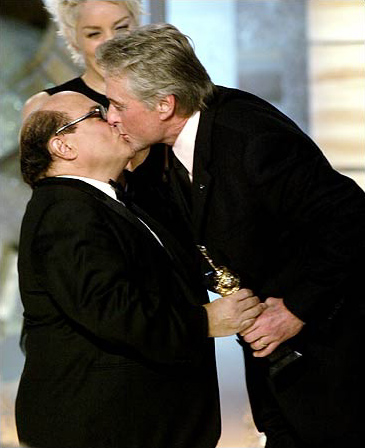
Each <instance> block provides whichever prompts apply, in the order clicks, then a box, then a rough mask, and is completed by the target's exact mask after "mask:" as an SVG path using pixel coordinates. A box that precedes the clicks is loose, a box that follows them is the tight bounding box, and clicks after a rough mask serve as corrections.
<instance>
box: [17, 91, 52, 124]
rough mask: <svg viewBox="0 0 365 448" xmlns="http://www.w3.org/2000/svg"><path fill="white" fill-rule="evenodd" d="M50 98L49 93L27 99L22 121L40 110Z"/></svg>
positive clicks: (37, 94) (41, 93)
mask: <svg viewBox="0 0 365 448" xmlns="http://www.w3.org/2000/svg"><path fill="white" fill-rule="evenodd" d="M48 98H49V95H48V93H47V92H39V93H36V94H35V95H33V96H31V97H30V98H28V99H27V101H26V102H25V104H24V107H23V111H22V120H23V121H24V120H25V119H26V118H27V117H28V115H29V114H30V113H31V112H33V111H35V110H36V109H38V108H39V107H40V106H42V104H43V103H44V102H45V101H46V100H47V99H48Z"/></svg>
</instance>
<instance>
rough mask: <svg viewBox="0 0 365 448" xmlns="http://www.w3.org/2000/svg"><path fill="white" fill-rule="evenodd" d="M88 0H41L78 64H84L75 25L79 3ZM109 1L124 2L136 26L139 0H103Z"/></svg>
mask: <svg viewBox="0 0 365 448" xmlns="http://www.w3.org/2000/svg"><path fill="white" fill-rule="evenodd" d="M86 1H90V0H43V3H44V4H45V8H46V9H47V11H48V12H49V14H50V15H51V17H52V20H53V21H54V22H55V23H56V26H57V29H58V34H59V35H60V36H62V37H63V38H64V39H65V41H66V44H67V48H68V50H69V51H70V53H71V56H72V59H73V60H74V61H75V62H76V63H77V64H79V65H83V64H84V57H83V55H82V53H80V52H78V51H77V50H76V46H77V42H76V27H77V20H78V13H79V7H80V4H81V3H84V2H86ZM105 1H110V3H115V4H118V3H119V2H121V1H122V2H123V3H125V6H126V7H127V9H128V12H129V14H130V16H131V19H132V22H133V23H134V24H135V25H136V26H137V25H138V24H139V16H140V14H141V13H142V6H141V0H105Z"/></svg>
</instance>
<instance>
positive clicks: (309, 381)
mask: <svg viewBox="0 0 365 448" xmlns="http://www.w3.org/2000/svg"><path fill="white" fill-rule="evenodd" d="M97 59H98V61H99V63H100V64H101V66H102V67H103V69H104V70H105V72H106V86H107V97H108V99H109V101H110V107H109V110H108V121H109V123H110V124H112V125H114V126H115V127H116V128H117V129H118V130H119V133H120V135H121V137H122V138H123V139H124V140H125V141H126V142H128V143H129V145H130V146H131V147H132V148H133V149H134V151H136V152H138V151H140V150H142V149H143V148H145V147H147V146H151V145H155V144H158V143H163V144H165V145H168V146H171V147H172V151H170V154H169V156H170V159H171V160H170V162H171V165H170V167H169V169H168V171H167V172H166V167H165V171H164V173H163V176H160V174H161V172H162V170H161V172H156V171H155V173H148V175H146V172H144V171H146V170H147V168H148V166H149V162H148V159H150V158H153V154H154V153H153V149H154V148H153V147H152V149H151V155H150V156H149V158H148V159H147V162H145V164H143V165H141V166H140V167H139V168H138V169H137V170H136V172H135V173H133V174H134V177H135V183H136V190H135V199H134V200H135V201H137V202H140V203H141V204H144V205H145V206H146V207H147V208H149V212H150V213H152V214H153V213H154V210H155V211H156V210H161V207H160V206H158V207H157V206H155V205H154V199H155V200H156V198H160V196H161V195H162V196H163V197H165V199H166V201H167V202H166V204H167V206H166V210H168V213H170V212H172V211H173V210H176V209H177V210H178V211H179V215H180V216H182V217H183V218H185V222H186V227H185V228H181V229H180V230H179V235H178V237H179V238H180V239H181V240H184V239H185V238H194V240H195V242H196V244H199V245H202V246H205V247H206V248H207V250H208V251H209V256H210V257H211V259H212V260H213V261H214V263H215V264H216V265H223V266H227V267H228V268H230V269H231V270H233V271H234V272H235V273H236V274H237V275H238V276H239V277H240V279H241V282H242V284H244V285H245V286H247V287H249V288H251V289H253V290H254V291H255V293H256V294H257V295H258V296H259V297H261V298H262V300H263V301H264V302H265V304H266V309H265V310H264V311H263V313H262V314H261V315H260V316H259V317H258V318H257V319H256V322H255V324H254V325H253V326H252V327H251V328H249V329H248V330H247V331H244V332H242V337H243V340H244V341H245V342H246V344H245V343H242V345H243V346H244V350H245V362H246V377H247V386H248V391H249V396H250V400H251V406H252V411H253V415H254V419H255V422H256V425H257V428H258V429H259V430H260V431H264V432H265V433H266V436H267V445H266V446H267V448H273V447H275V448H285V447H290V448H329V447H331V448H335V447H343V446H351V447H360V446H361V444H362V443H363V435H362V430H361V429H360V428H361V422H360V415H361V410H362V406H363V403H362V399H361V398H360V397H362V396H363V394H362V392H363V390H364V386H363V381H362V378H361V377H362V374H361V372H362V369H361V364H362V359H361V358H362V357H361V353H362V343H363V340H364V325H363V320H364V300H363V299H364V293H363V287H362V281H361V280H362V276H363V274H361V273H360V269H361V260H363V259H364V253H365V230H364V229H365V195H364V193H363V191H362V190H361V189H360V188H359V187H358V186H357V185H356V184H355V182H353V181H352V180H350V179H349V178H347V177H345V176H343V175H341V174H339V173H338V172H336V171H335V170H334V169H333V168H332V167H331V166H330V164H329V163H328V161H327V160H326V159H325V157H324V156H323V154H322V153H321V151H320V150H319V148H318V147H317V146H316V145H315V143H314V142H313V141H312V140H311V139H310V138H309V137H308V136H307V135H305V134H304V133H303V132H302V131H301V130H300V129H299V128H298V126H297V125H296V124H295V123H294V122H293V121H291V120H290V119H289V118H288V117H286V116H285V115H284V114H283V113H281V112H280V111H279V110H277V109H276V108H275V107H273V106H272V105H270V104H269V103H267V102H266V101H264V100H262V99H260V98H258V97H257V96H254V95H252V94H250V93H247V92H244V91H240V90H235V89H229V88H225V87H220V86H216V85H214V84H213V83H212V81H211V80H210V78H209V75H208V74H207V72H206V70H205V69H204V67H203V66H202V64H201V63H200V61H199V60H198V59H197V57H196V55H195V54H194V51H193V49H192V47H191V45H190V43H189V40H188V39H187V37H186V36H184V35H183V34H182V33H181V32H179V31H178V30H177V29H176V28H175V27H174V26H172V25H169V24H161V25H148V26H145V27H142V28H140V29H138V30H135V31H133V32H132V33H131V34H129V35H128V36H123V37H122V36H121V37H116V38H114V39H113V40H111V41H109V42H107V43H105V44H103V45H102V46H101V47H99V49H98V55H97ZM143 172H144V173H143ZM184 172H185V173H184ZM141 173H143V174H142V175H141ZM154 176H155V177H154ZM160 177H161V180H160ZM144 178H145V179H148V181H149V185H145V186H144V187H143V188H142V187H141V184H140V182H141V181H142V180H143V179H144ZM184 178H185V181H184ZM186 180H187V182H186ZM149 188H150V189H151V190H152V192H153V193H154V194H153V195H151V196H148V191H149ZM156 192H158V193H159V194H160V196H157V194H156ZM140 193H141V194H140ZM159 200H160V199H159ZM164 219H166V217H164ZM175 222H176V221H175ZM175 229H176V226H175ZM190 235H193V236H190ZM283 342H285V344H289V346H291V349H292V350H293V351H298V352H300V353H301V354H302V355H303V356H302V358H301V359H300V361H299V362H297V363H293V364H291V365H289V366H287V367H285V368H284V369H283V370H282V371H281V372H280V373H279V374H278V375H277V376H275V377H272V376H270V369H269V365H268V362H267V356H268V355H270V354H272V353H275V350H276V349H277V348H278V347H279V346H282V343H283Z"/></svg>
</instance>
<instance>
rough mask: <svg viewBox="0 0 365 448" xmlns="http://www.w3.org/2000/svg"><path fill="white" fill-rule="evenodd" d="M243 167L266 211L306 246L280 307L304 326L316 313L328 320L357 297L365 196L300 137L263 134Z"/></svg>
mask: <svg viewBox="0 0 365 448" xmlns="http://www.w3.org/2000/svg"><path fill="white" fill-rule="evenodd" d="M245 162H246V166H247V167H248V172H247V176H248V178H249V179H250V182H251V183H252V185H253V186H254V188H255V189H256V190H257V191H258V192H259V197H260V200H261V201H262V203H263V204H264V207H265V208H266V209H267V210H269V212H270V214H271V216H273V218H274V219H275V220H277V221H280V222H282V223H285V226H287V228H289V229H290V228H291V229H295V230H296V232H299V234H301V235H303V239H302V241H303V240H305V241H306V243H305V248H304V255H303V260H304V261H303V265H302V269H301V273H300V275H299V278H297V279H296V281H295V282H294V283H293V285H292V286H291V287H290V289H289V290H288V291H287V293H286V295H285V297H284V303H285V304H286V306H287V307H288V309H289V310H290V311H292V312H293V313H294V314H295V315H296V316H298V317H299V318H301V319H302V320H304V321H310V320H311V319H312V318H313V316H315V315H316V313H318V312H320V311H323V312H324V313H325V314H327V316H328V315H329V314H331V312H333V310H334V308H336V302H337V303H338V301H339V300H341V298H342V297H346V295H347V296H350V297H351V296H352V295H353V292H352V291H355V292H356V290H357V291H358V292H359V283H360V269H359V267H360V265H361V263H362V261H361V260H363V257H364V252H365V242H364V232H365V231H364V229H365V194H364V192H363V191H362V190H361V189H360V188H359V187H358V186H357V185H356V184H355V182H353V181H352V180H351V179H349V178H347V177H345V176H343V175H341V174H340V173H338V172H337V171H335V170H334V169H333V168H332V167H331V166H330V164H329V163H328V162H327V160H326V159H325V157H324V156H323V154H322V153H321V151H320V150H319V149H318V148H317V146H316V145H315V144H314V143H313V142H312V141H311V140H310V139H309V138H308V137H306V136H305V135H304V134H300V133H295V132H293V133H288V132H287V133H282V134H280V133H268V134H265V135H261V136H260V137H258V138H256V139H255V140H254V142H253V143H252V144H251V145H250V147H249V150H248V152H247V155H246V161H245ZM267 224H268V225H270V222H268V223H267Z"/></svg>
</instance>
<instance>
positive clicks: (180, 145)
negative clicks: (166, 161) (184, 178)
mask: <svg viewBox="0 0 365 448" xmlns="http://www.w3.org/2000/svg"><path fill="white" fill-rule="evenodd" d="M199 120H200V111H198V112H195V113H194V114H193V115H192V116H191V117H189V118H188V121H187V122H186V123H185V126H184V127H183V129H182V131H181V132H180V134H179V135H178V137H177V139H176V141H175V144H174V146H173V147H172V150H173V152H174V154H175V156H176V157H177V158H178V159H179V160H180V162H181V163H182V164H183V165H184V167H185V168H186V169H187V170H188V173H189V178H190V180H191V181H192V180H193V163H194V146H195V139H196V134H197V132H198V126H199Z"/></svg>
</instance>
